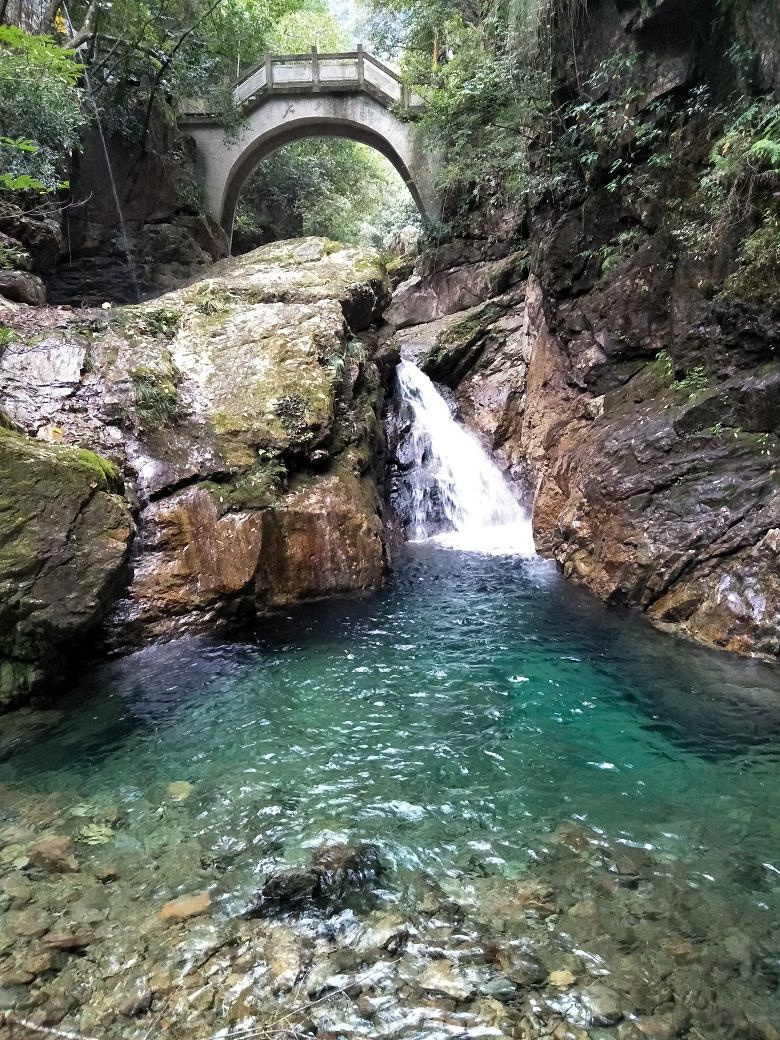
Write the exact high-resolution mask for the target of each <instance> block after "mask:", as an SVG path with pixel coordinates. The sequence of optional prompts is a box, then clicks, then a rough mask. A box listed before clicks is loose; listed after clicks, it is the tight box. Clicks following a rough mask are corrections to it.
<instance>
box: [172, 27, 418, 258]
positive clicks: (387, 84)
mask: <svg viewBox="0 0 780 1040" xmlns="http://www.w3.org/2000/svg"><path fill="white" fill-rule="evenodd" d="M233 97H234V100H235V102H236V104H237V105H239V106H240V109H241V111H242V113H243V120H242V122H241V124H240V126H239V128H238V131H237V133H235V134H234V135H232V136H229V135H226V134H225V131H224V129H223V128H222V126H221V125H220V124H219V122H218V120H217V118H216V117H215V116H214V114H213V113H210V112H209V111H208V110H207V108H206V106H205V104H204V103H203V102H200V101H197V100H195V101H188V102H185V103H184V104H183V105H182V108H181V110H180V114H179V125H180V127H181V128H182V129H183V130H184V131H185V132H186V133H188V134H190V135H191V136H192V137H193V139H194V141H195V146H196V149H197V154H198V160H199V163H200V165H201V169H202V173H203V187H204V195H205V198H204V203H205V207H206V211H207V212H208V214H209V215H210V216H211V217H213V218H214V219H215V220H216V221H218V223H220V224H221V225H222V227H223V228H224V229H225V231H226V233H227V235H228V239H230V238H231V236H232V230H233V219H234V216H235V212H236V204H237V202H238V196H239V194H240V192H241V188H242V187H243V185H244V183H245V182H246V180H247V178H248V177H249V175H250V174H251V173H252V171H253V170H254V168H255V167H256V166H257V164H258V163H259V162H261V161H262V160H263V159H264V158H266V157H267V156H268V155H270V154H271V152H274V151H276V149H277V148H281V147H282V146H283V145H285V144H289V143H290V142H291V141H297V140H300V139H302V138H304V137H327V136H330V137H348V138H350V139H352V140H353V141H361V142H363V143H364V144H367V145H370V146H371V147H373V148H376V150H377V151H379V152H381V153H382V155H384V156H386V157H387V158H388V159H389V160H390V162H391V163H392V164H393V166H394V167H395V168H396V170H397V171H398V172H399V174H400V175H401V177H402V178H403V179H404V181H405V182H406V185H407V187H408V188H409V191H410V193H411V195H412V197H413V199H414V201H415V202H416V203H417V207H418V209H419V210H420V212H421V213H422V215H423V217H424V218H425V219H426V220H429V221H433V220H436V219H437V218H438V217H439V201H438V198H437V196H436V191H435V188H434V182H435V173H436V159H435V155H434V154H432V151H431V149H430V148H429V147H426V146H425V143H424V142H423V141H422V140H420V137H421V135H420V134H419V132H418V126H417V124H416V123H415V121H414V119H413V118H409V116H411V115H413V113H414V110H415V109H419V108H420V107H421V106H422V103H423V102H422V98H420V97H419V96H418V95H416V94H414V93H413V92H411V93H410V91H409V90H408V88H407V87H406V86H405V85H404V84H403V83H402V82H401V80H400V79H399V78H398V76H397V75H396V73H395V72H393V70H392V69H390V68H388V67H387V66H386V65H384V64H382V62H380V61H377V59H376V58H374V57H372V56H371V55H370V54H368V53H367V52H366V51H364V50H363V48H362V47H358V49H357V50H356V51H353V52H349V53H342V54H320V53H319V52H318V51H317V50H316V49H313V50H312V51H311V52H310V53H308V54H287V55H279V56H269V57H267V58H266V60H265V62H264V63H263V64H262V65H260V66H258V67H256V68H254V69H252V70H251V71H250V72H248V73H247V74H246V75H245V76H244V77H243V78H242V79H241V80H239V81H238V83H237V84H236V85H235V87H234V89H233ZM402 115H403V116H406V118H402Z"/></svg>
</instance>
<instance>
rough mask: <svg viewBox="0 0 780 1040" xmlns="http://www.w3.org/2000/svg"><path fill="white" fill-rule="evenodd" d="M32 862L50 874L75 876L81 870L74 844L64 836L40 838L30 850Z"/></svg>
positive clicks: (51, 835) (52, 835) (53, 835)
mask: <svg viewBox="0 0 780 1040" xmlns="http://www.w3.org/2000/svg"><path fill="white" fill-rule="evenodd" d="M29 856H30V862H31V863H32V864H33V865H34V866H36V867H40V868H41V869H42V870H47V871H48V872H49V873H50V874H73V873H76V871H78V869H79V865H78V862H77V860H76V857H75V856H74V854H73V842H72V841H71V839H70V838H68V837H67V836H66V835H64V834H50V835H48V836H47V837H45V838H40V839H39V840H38V841H36V842H34V843H33V844H32V845H31V846H30V848H29Z"/></svg>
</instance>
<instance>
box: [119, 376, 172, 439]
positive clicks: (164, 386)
mask: <svg viewBox="0 0 780 1040" xmlns="http://www.w3.org/2000/svg"><path fill="white" fill-rule="evenodd" d="M130 381H131V384H132V390H133V406H134V413H135V418H136V419H137V420H138V422H139V423H140V425H141V426H142V427H143V428H144V429H145V430H147V431H152V430H159V429H163V428H165V427H168V426H173V425H174V424H175V423H177V422H178V421H179V420H180V419H181V418H182V417H183V415H184V408H183V405H182V401H181V398H180V397H179V391H178V389H177V387H176V383H175V382H174V381H173V379H172V378H171V377H170V375H169V374H168V373H166V372H161V371H159V370H158V369H156V368H149V367H145V366H141V367H139V368H135V369H133V371H132V372H131V373H130Z"/></svg>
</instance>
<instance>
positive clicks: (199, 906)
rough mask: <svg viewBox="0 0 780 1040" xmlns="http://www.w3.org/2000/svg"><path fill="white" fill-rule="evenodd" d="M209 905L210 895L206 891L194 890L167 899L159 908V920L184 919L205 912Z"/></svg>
mask: <svg viewBox="0 0 780 1040" xmlns="http://www.w3.org/2000/svg"><path fill="white" fill-rule="evenodd" d="M210 906H211V896H210V895H209V894H208V892H194V893H193V894H192V895H188V896H179V898H178V899H171V900H169V901H168V902H167V903H166V904H165V906H164V907H163V908H162V910H160V913H159V917H160V920H161V921H186V920H187V919H188V918H190V917H198V916H199V915H200V914H205V913H206V911H207V910H208V909H209V907H210Z"/></svg>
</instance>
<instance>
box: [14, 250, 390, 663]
mask: <svg viewBox="0 0 780 1040" xmlns="http://www.w3.org/2000/svg"><path fill="white" fill-rule="evenodd" d="M386 301H387V279H386V274H385V271H384V269H383V268H382V266H381V264H379V262H378V261H377V259H376V257H375V256H374V255H373V254H372V253H370V252H367V251H365V250H361V249H356V248H345V247H343V246H340V245H338V244H337V243H334V242H329V241H328V240H326V239H304V240H296V241H293V242H281V243H274V244H272V245H268V246H265V247H263V248H261V249H259V250H256V251H254V252H253V253H250V254H246V255H244V256H242V257H239V258H235V259H230V260H224V261H222V262H220V263H218V264H215V265H214V266H213V267H212V268H210V270H209V276H208V277H207V278H205V279H202V280H200V281H198V282H194V283H192V284H190V285H188V286H186V287H185V288H181V289H178V290H176V291H174V292H171V293H168V294H166V295H165V296H162V297H159V298H158V299H156V300H155V301H153V302H150V303H148V304H144V305H142V306H136V307H128V308H123V309H115V310H112V311H96V312H91V313H86V314H85V313H83V312H82V314H80V315H79V314H74V315H73V316H72V318H71V320H70V322H69V323H68V321H67V318H66V317H64V316H63V317H61V319H60V326H62V325H63V322H64V323H65V327H53V328H50V329H48V330H46V331H45V332H43V333H42V335H41V336H39V338H38V341H37V343H36V349H35V350H29V349H28V348H27V345H26V344H24V343H22V342H19V343H17V342H15V341H12V342H11V343H10V344H9V346H8V348H7V350H6V352H5V354H4V355H3V357H2V359H0V401H2V402H3V406H4V407H5V408H7V410H8V411H9V412H10V413H11V415H12V417H13V419H14V420H15V421H16V422H17V423H19V424H21V425H22V426H23V427H24V428H25V430H26V431H27V432H28V433H29V434H32V435H34V436H35V437H36V438H38V440H42V439H43V440H48V441H51V442H56V443H58V444H73V445H89V446H90V447H92V448H94V449H96V450H99V451H100V452H101V453H102V454H104V455H106V456H107V457H108V458H110V459H112V460H113V461H114V462H116V463H117V464H118V465H119V466H120V468H122V469H124V471H125V475H126V479H127V487H128V495H129V497H130V498H131V499H132V501H133V503H134V505H135V506H136V507H137V509H138V511H139V516H138V521H139V524H138V526H139V531H138V537H137V540H136V543H135V553H134V557H133V576H132V579H131V581H130V583H129V586H128V592H127V595H126V596H124V597H123V598H122V599H121V601H120V602H119V603H118V604H117V605H116V606H115V609H114V611H113V613H112V616H111V620H110V632H109V637H110V640H111V642H112V644H113V645H116V646H127V645H138V644H139V643H141V642H143V641H144V640H145V639H148V638H150V637H153V638H160V637H163V638H164V637H168V636H172V635H176V634H179V633H180V632H182V631H186V630H194V629H198V628H203V627H204V626H206V625H210V624H212V623H213V622H214V621H215V620H219V619H230V618H233V617H235V616H236V615H241V614H252V613H254V612H257V611H263V610H266V609H269V608H271V607H276V606H283V605H285V604H288V603H294V602H299V601H301V600H306V599H316V598H319V597H324V596H330V595H341V594H345V593H350V592H356V591H363V590H367V589H372V588H375V587H376V586H377V585H378V584H379V583H380V582H381V580H382V576H383V573H384V571H385V569H386V556H385V547H384V538H383V524H382V518H381V510H382V505H381V495H380V494H379V490H378V480H379V479H380V478H381V471H382V464H381V453H382V451H383V429H382V422H381V412H382V405H383V399H384V382H386V379H385V375H387V374H389V371H390V365H389V361H390V355H389V354H387V351H386V350H385V348H384V347H383V346H382V344H381V342H380V339H381V337H377V336H375V334H374V332H373V331H372V325H373V324H374V323H376V322H378V320H379V318H380V316H381V311H382V308H383V306H384V304H385V303H386ZM386 354H387V357H385V355H386Z"/></svg>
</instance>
